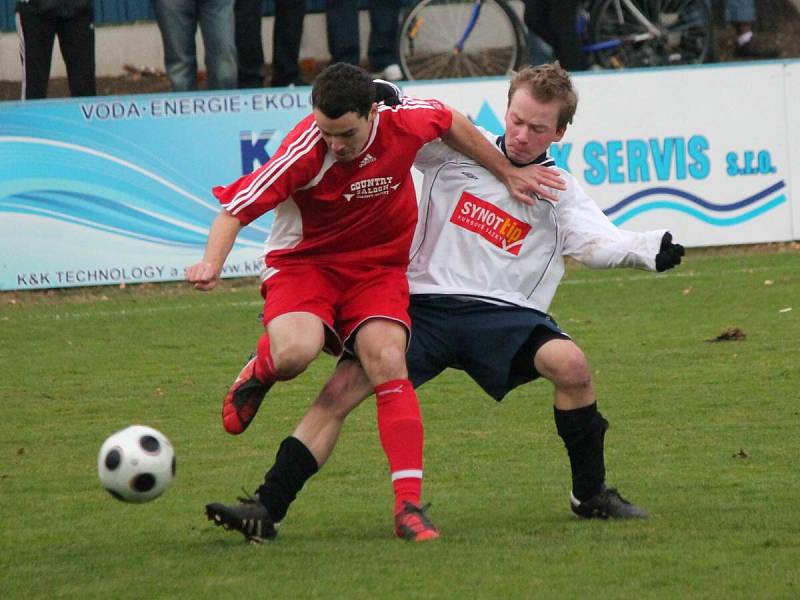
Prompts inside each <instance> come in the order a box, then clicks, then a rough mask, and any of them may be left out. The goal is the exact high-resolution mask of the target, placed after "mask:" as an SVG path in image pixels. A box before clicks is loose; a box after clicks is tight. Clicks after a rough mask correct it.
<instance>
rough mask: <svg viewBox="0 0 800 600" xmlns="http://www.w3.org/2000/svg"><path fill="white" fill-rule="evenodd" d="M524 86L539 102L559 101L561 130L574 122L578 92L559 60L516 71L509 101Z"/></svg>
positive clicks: (509, 101)
mask: <svg viewBox="0 0 800 600" xmlns="http://www.w3.org/2000/svg"><path fill="white" fill-rule="evenodd" d="M520 88H524V89H526V90H528V92H529V93H530V94H531V96H533V97H534V98H535V99H536V100H538V101H539V102H558V103H560V104H561V108H560V110H559V111H558V127H557V129H558V130H559V131H560V130H562V129H565V128H566V126H567V125H568V124H569V123H572V117H574V116H575V110H576V109H577V108H578V94H577V93H576V92H575V90H574V89H573V87H572V80H571V79H570V76H569V73H567V71H565V70H564V69H562V68H561V65H559V64H558V63H557V62H556V63H552V64H544V65H539V66H538V67H525V68H524V69H522V70H520V71H519V72H517V73H515V74H514V76H513V77H512V78H511V85H510V86H509V88H508V103H509V105H510V104H511V98H512V97H513V96H514V92H516V91H517V90H518V89H520Z"/></svg>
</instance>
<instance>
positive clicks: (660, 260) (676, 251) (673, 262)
mask: <svg viewBox="0 0 800 600" xmlns="http://www.w3.org/2000/svg"><path fill="white" fill-rule="evenodd" d="M684 254H686V251H685V250H684V248H683V246H681V245H680V244H673V243H672V234H671V233H670V232H669V231H667V232H666V233H665V234H664V237H662V238H661V248H660V249H659V251H658V254H656V271H658V272H659V273H662V272H664V271H666V270H667V269H671V268H672V267H675V266H677V265H679V264H681V257H683V255H684Z"/></svg>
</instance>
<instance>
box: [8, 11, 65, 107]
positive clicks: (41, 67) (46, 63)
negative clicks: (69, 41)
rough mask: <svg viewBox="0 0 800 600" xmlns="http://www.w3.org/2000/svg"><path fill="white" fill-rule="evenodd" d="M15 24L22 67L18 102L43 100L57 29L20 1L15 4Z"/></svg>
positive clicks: (45, 93) (45, 94) (48, 78)
mask: <svg viewBox="0 0 800 600" xmlns="http://www.w3.org/2000/svg"><path fill="white" fill-rule="evenodd" d="M16 24H17V36H18V37H19V53H20V61H21V65H22V81H21V83H22V91H21V94H20V99H21V100H34V99H36V98H46V97H47V83H48V81H49V80H50V63H51V61H52V58H53V42H54V40H55V36H56V27H55V25H54V23H53V21H51V20H48V19H43V18H42V17H40V16H39V15H38V14H36V12H35V11H34V10H33V9H32V8H31V7H30V6H29V5H28V4H27V3H22V2H18V3H17V14H16Z"/></svg>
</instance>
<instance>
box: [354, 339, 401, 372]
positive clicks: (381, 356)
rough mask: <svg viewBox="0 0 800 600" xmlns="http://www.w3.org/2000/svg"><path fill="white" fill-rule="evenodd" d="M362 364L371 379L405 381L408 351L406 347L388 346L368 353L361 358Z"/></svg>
mask: <svg viewBox="0 0 800 600" xmlns="http://www.w3.org/2000/svg"><path fill="white" fill-rule="evenodd" d="M361 363H362V364H363V365H364V370H365V371H366V372H367V374H368V375H369V376H370V379H372V380H373V381H375V380H376V379H378V380H382V381H389V380H392V379H405V378H406V377H407V376H408V374H407V372H406V349H405V347H404V346H399V345H396V344H388V345H386V346H382V347H380V348H377V349H374V350H373V351H371V352H367V353H366V355H362V356H361Z"/></svg>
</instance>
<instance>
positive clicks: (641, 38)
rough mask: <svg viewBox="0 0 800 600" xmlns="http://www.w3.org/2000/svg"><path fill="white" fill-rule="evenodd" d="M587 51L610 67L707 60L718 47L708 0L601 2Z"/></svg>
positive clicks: (594, 15)
mask: <svg viewBox="0 0 800 600" xmlns="http://www.w3.org/2000/svg"><path fill="white" fill-rule="evenodd" d="M590 31H591V40H592V43H591V44H590V45H589V46H587V47H586V48H585V49H586V50H588V51H590V52H592V53H593V54H594V57H595V62H597V63H598V64H599V65H601V66H603V67H605V68H612V69H619V68H624V67H651V66H659V65H677V64H690V63H701V62H704V61H705V60H706V59H707V58H708V57H709V54H710V52H711V48H712V46H713V26H712V19H711V12H710V10H709V8H708V3H707V0H600V1H599V2H597V3H596V4H595V8H594V11H593V12H592V15H591V17H590Z"/></svg>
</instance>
